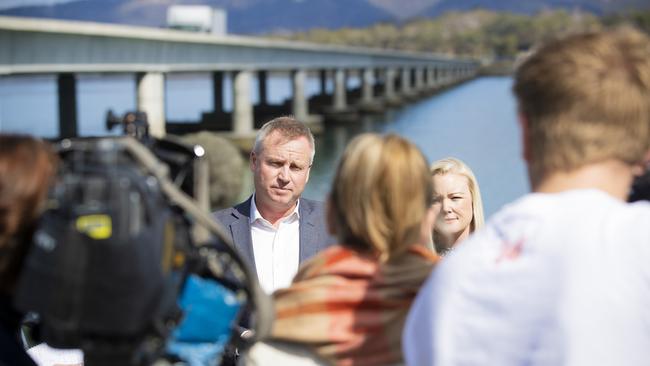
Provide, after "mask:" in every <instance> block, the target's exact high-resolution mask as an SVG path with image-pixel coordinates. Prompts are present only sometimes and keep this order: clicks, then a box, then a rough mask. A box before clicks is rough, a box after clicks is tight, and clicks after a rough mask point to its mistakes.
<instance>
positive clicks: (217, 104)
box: [212, 71, 223, 113]
mask: <svg viewBox="0 0 650 366" xmlns="http://www.w3.org/2000/svg"><path fill="white" fill-rule="evenodd" d="M212 110H213V111H214V112H215V113H221V112H223V72H222V71H215V72H213V73H212Z"/></svg>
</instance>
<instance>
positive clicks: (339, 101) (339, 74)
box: [334, 69, 347, 110]
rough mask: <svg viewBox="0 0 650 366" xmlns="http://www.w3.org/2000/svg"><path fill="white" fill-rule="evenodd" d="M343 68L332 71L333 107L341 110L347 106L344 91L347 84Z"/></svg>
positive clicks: (345, 91)
mask: <svg viewBox="0 0 650 366" xmlns="http://www.w3.org/2000/svg"><path fill="white" fill-rule="evenodd" d="M346 84H347V83H346V78H345V70H343V69H336V71H334V109H335V110H341V109H345V108H346V107H347V102H346V93H347V85H346Z"/></svg>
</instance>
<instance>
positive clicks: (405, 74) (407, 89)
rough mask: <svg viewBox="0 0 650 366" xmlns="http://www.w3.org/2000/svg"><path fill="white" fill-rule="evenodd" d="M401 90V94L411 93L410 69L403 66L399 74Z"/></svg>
mask: <svg viewBox="0 0 650 366" xmlns="http://www.w3.org/2000/svg"><path fill="white" fill-rule="evenodd" d="M400 82H401V92H402V94H403V95H408V94H410V93H411V69H409V68H408V67H405V68H403V69H402V74H401V79H400Z"/></svg>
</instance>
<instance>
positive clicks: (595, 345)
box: [403, 28, 650, 366]
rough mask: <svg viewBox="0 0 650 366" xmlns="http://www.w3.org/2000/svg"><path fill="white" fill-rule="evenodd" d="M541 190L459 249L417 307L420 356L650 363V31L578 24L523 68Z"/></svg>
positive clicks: (521, 99)
mask: <svg viewBox="0 0 650 366" xmlns="http://www.w3.org/2000/svg"><path fill="white" fill-rule="evenodd" d="M514 93H515V95H516V98H517V102H518V107H519V116H520V122H521V130H522V138H523V147H524V149H523V155H524V159H525V160H526V163H527V166H528V173H529V179H530V183H531V187H532V190H533V193H532V194H529V195H527V196H524V197H523V198H520V199H519V200H517V201H515V202H514V203H512V204H510V205H508V206H506V207H505V208H503V209H502V210H501V211H500V212H498V213H497V214H496V215H494V216H493V218H492V219H491V220H490V221H489V222H488V224H487V225H486V226H485V227H484V228H483V229H482V230H479V231H478V232H476V233H474V234H473V235H472V236H471V237H470V238H469V239H468V240H466V241H464V242H463V245H461V246H459V247H458V248H457V249H456V250H454V251H452V253H451V254H450V255H448V256H447V257H446V259H445V260H443V261H442V262H441V265H440V266H439V267H438V268H437V269H436V271H435V272H434V273H433V274H432V276H431V277H430V278H429V279H428V280H427V282H426V284H425V285H424V287H423V288H422V291H421V292H420V294H419V295H418V297H417V299H416V301H415V302H414V304H413V307H412V309H411V311H410V313H409V317H408V320H407V325H406V327H405V331H404V338H403V339H404V341H403V344H404V353H405V358H406V361H407V364H409V365H444V366H448V365H500V366H510V365H535V366H539V365H548V366H551V365H554V366H555V365H571V366H573V365H599V366H614V365H626V366H634V365H638V366H640V365H648V364H650V311H648V309H650V266H649V265H648V263H650V229H649V227H650V204H649V203H648V202H638V203H633V204H629V203H626V202H625V200H626V198H627V195H628V191H629V189H630V185H631V183H632V181H633V178H634V176H635V174H637V173H639V172H640V171H641V170H642V167H643V166H645V163H646V162H645V160H646V159H647V158H648V156H649V155H648V152H649V150H650V39H649V38H648V36H647V35H645V34H643V33H641V32H639V31H636V30H634V29H631V28H619V29H615V30H606V31H598V32H591V33H587V34H580V35H572V36H568V37H566V38H564V39H561V40H556V41H553V42H550V43H548V44H547V45H545V46H543V47H541V48H539V49H538V50H537V51H536V52H535V53H534V54H532V55H531V56H530V57H529V58H528V59H527V60H526V61H524V63H523V64H522V65H521V66H520V67H519V68H518V70H517V72H516V76H515V85H514Z"/></svg>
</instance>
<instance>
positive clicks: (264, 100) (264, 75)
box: [257, 70, 269, 105]
mask: <svg viewBox="0 0 650 366" xmlns="http://www.w3.org/2000/svg"><path fill="white" fill-rule="evenodd" d="M267 80H268V72H266V70H260V71H258V72H257V83H258V88H257V92H258V94H259V96H258V99H259V105H267V104H269V103H268V97H267V94H268V93H267V89H268V88H267Z"/></svg>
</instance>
